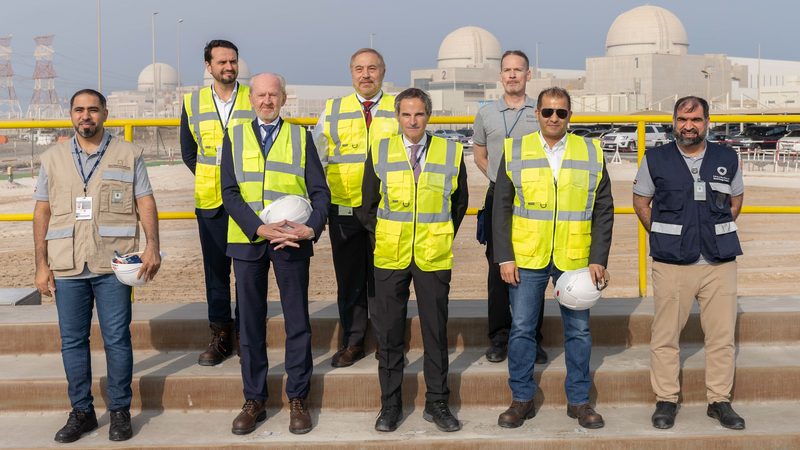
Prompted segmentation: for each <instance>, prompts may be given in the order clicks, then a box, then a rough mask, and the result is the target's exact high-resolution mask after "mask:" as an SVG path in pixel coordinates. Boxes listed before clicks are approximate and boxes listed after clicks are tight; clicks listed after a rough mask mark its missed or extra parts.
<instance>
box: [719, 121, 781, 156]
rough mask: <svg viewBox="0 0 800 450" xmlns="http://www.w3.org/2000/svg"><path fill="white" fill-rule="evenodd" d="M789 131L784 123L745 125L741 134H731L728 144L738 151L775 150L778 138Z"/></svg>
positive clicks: (758, 151)
mask: <svg viewBox="0 0 800 450" xmlns="http://www.w3.org/2000/svg"><path fill="white" fill-rule="evenodd" d="M788 133H789V130H788V128H787V127H786V125H756V126H751V127H747V128H745V129H744V132H742V134H739V135H736V136H733V137H732V138H731V139H730V141H729V143H728V145H730V146H731V147H733V148H734V149H736V150H737V151H739V152H753V153H760V152H761V151H763V150H775V147H776V146H777V144H778V139H780V138H782V137H784V136H786V135H787V134H788Z"/></svg>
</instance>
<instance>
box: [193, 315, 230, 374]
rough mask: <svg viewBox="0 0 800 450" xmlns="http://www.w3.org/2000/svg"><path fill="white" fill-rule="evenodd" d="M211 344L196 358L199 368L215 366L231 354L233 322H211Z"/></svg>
mask: <svg viewBox="0 0 800 450" xmlns="http://www.w3.org/2000/svg"><path fill="white" fill-rule="evenodd" d="M210 327H211V342H209V343H208V348H207V349H206V351H204V352H203V353H201V354H200V356H199V357H198V358H197V364H200V365H201V366H216V365H217V364H219V363H221V362H222V361H225V359H226V358H227V357H229V356H231V354H232V353H233V341H234V336H233V322H230V323H218V322H211V324H210Z"/></svg>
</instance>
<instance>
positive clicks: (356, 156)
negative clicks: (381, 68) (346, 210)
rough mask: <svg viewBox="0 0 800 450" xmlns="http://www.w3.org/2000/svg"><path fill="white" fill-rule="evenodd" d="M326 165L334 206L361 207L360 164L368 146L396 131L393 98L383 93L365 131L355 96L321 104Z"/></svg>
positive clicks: (398, 130) (362, 166)
mask: <svg viewBox="0 0 800 450" xmlns="http://www.w3.org/2000/svg"><path fill="white" fill-rule="evenodd" d="M323 131H324V133H325V136H326V137H327V138H328V165H327V167H325V174H326V176H327V179H328V186H329V187H330V189H331V203H332V204H334V205H342V206H350V207H357V206H361V183H362V181H363V180H364V161H366V160H367V151H369V147H370V145H369V144H371V143H374V142H377V141H378V140H380V139H384V138H388V137H391V136H392V135H395V134H397V133H399V132H400V127H399V125H398V123H397V118H396V116H395V113H394V96H393V95H387V94H383V96H382V97H381V100H380V102H378V107H377V109H376V110H375V111H374V113H373V115H372V122H371V123H370V126H369V131H368V130H367V123H366V122H365V120H364V111H363V108H362V107H361V103H359V101H358V97H356V94H355V93H354V94H351V95H348V96H347V97H341V98H335V99H329V100H328V101H327V103H325V130H323Z"/></svg>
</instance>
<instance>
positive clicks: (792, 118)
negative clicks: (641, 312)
mask: <svg viewBox="0 0 800 450" xmlns="http://www.w3.org/2000/svg"><path fill="white" fill-rule="evenodd" d="M474 119H475V117H474V116H437V117H431V119H430V121H429V122H428V123H429V124H431V125H447V124H453V125H469V124H472V123H473V121H474ZM710 120H711V122H713V123H800V114H792V115H777V114H772V115H755V114H749V115H714V114H712V115H711V117H710ZM286 121H287V122H290V123H295V124H298V125H306V126H310V125H315V124H316V123H317V119H316V118H313V117H298V118H287V119H286ZM671 122H672V116H669V115H591V114H587V115H573V116H572V118H571V119H570V123H609V124H630V123H635V124H636V127H637V147H636V148H637V165H638V164H639V163H641V161H642V157H643V156H644V152H645V150H646V148H645V129H646V128H645V126H646V125H647V124H648V123H671ZM177 126H180V119H177V118H173V119H109V120H107V121H106V123H105V127H107V128H123V129H124V134H125V140H126V141H129V142H133V129H134V128H135V127H177ZM24 128H50V129H53V128H72V123H71V122H70V121H68V120H21V121H0V129H24ZM477 212H478V210H477V208H469V209H468V210H467V214H468V215H475V214H477ZM741 213H742V214H800V206H744V207H742V211H741ZM614 214H635V212H634V210H633V207H615V208H614ZM158 218H159V220H186V219H194V218H195V215H194V212H191V211H188V212H181V211H178V212H160V213H158ZM32 220H33V214H0V222H21V221H28V222H30V221H32ZM637 224H638V234H637V247H638V248H637V250H638V258H637V259H638V275H639V276H638V278H639V297H644V296H646V295H647V231H645V229H644V227H643V226H642V224H641V223H638V222H637Z"/></svg>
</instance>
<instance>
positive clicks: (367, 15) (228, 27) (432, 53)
mask: <svg viewBox="0 0 800 450" xmlns="http://www.w3.org/2000/svg"><path fill="white" fill-rule="evenodd" d="M643 4H645V3H644V2H641V1H632V0H615V1H610V0H606V1H603V0H560V1H558V0H556V1H546V2H545V1H536V0H527V1H526V0H500V1H486V0H480V1H476V0H460V1H455V0H425V1H420V0H404V1H403V0H401V1H375V2H372V3H370V2H367V1H363V0H362V1H354V0H329V1H325V0H290V1H286V0H283V1H267V0H238V1H231V0H228V1H223V0H215V1H214V0H191V1H189V0H101V19H102V22H101V31H102V65H103V91H105V92H106V93H108V92H110V91H112V90H122V89H135V88H136V80H137V77H138V74H139V72H140V71H141V70H142V69H143V68H144V67H145V66H146V65H148V64H150V62H151V58H152V56H151V52H152V39H151V18H152V13H153V12H158V15H157V16H156V22H155V23H156V45H157V48H156V59H157V60H158V61H159V62H165V63H167V64H170V65H172V66H173V67H176V66H177V47H178V42H177V41H178V40H177V32H178V19H183V23H182V24H181V25H180V34H181V39H180V49H181V72H182V81H183V84H200V82H201V80H202V75H203V70H204V68H203V56H202V49H203V45H204V44H205V42H206V41H208V40H210V39H214V38H223V39H229V40H231V41H233V42H234V43H236V44H237V45H238V46H239V54H240V57H241V58H243V59H245V60H246V61H247V63H248V65H249V67H250V70H251V72H253V73H255V72H259V71H265V70H269V71H273V72H278V73H281V74H283V75H284V76H285V77H286V78H287V81H288V82H289V83H290V84H339V85H346V84H349V74H348V70H347V63H348V58H349V56H350V54H351V53H352V52H353V51H354V50H355V49H357V48H360V47H365V46H368V45H369V42H370V34H371V33H374V37H373V42H374V46H375V48H377V49H378V50H380V51H381V52H382V53H383V54H384V56H385V58H386V62H387V66H388V71H387V76H386V80H388V81H392V82H394V83H396V84H398V85H408V83H409V72H410V70H412V69H421V68H430V67H435V65H436V56H437V53H438V50H439V44H440V43H441V41H442V39H443V38H444V37H445V36H446V35H447V34H448V33H450V32H451V31H453V30H455V29H456V28H459V27H462V26H466V25H474V26H479V27H482V28H485V29H486V30H488V31H489V32H491V33H492V34H494V35H495V36H496V37H497V38H498V40H499V41H500V44H501V45H502V47H503V48H504V49H510V48H520V49H522V50H524V51H526V52H527V53H528V54H529V56H530V57H531V58H533V54H534V52H535V43H536V42H540V43H541V44H540V65H541V66H542V67H549V68H563V69H583V68H584V65H585V58H587V57H591V56H602V55H603V54H604V45H605V38H606V33H607V32H608V28H609V27H610V26H611V23H612V22H613V21H614V18H615V17H616V16H617V15H619V14H620V13H622V12H624V11H627V10H629V9H631V8H634V7H636V6H640V5H643ZM649 4H652V5H658V6H661V7H664V8H666V9H668V10H670V11H672V12H673V13H674V14H675V15H677V16H678V18H680V20H681V21H682V22H683V24H684V27H685V28H686V31H687V34H688V36H689V44H690V45H689V52H690V53H693V54H702V53H725V54H727V55H730V56H743V57H756V55H757V48H758V44H759V43H760V44H761V56H762V57H763V58H769V59H787V60H800V45H799V44H798V43H797V39H796V37H795V34H796V33H795V31H796V30H797V29H798V18H800V3H795V2H794V1H788V0H785V1H773V0H764V1H760V2H741V1H738V0H727V1H725V0H673V1H652V2H649ZM223 5H225V6H223ZM96 8H97V0H3V1H2V2H1V3H0V13H2V17H3V21H2V25H0V36H4V35H8V34H11V35H13V41H12V48H13V50H14V57H13V60H12V64H13V67H14V71H15V73H16V75H17V76H16V77H15V79H14V82H15V84H16V86H17V93H18V95H19V97H20V102H21V103H22V107H23V111H24V109H25V108H26V107H27V104H28V102H29V100H30V96H31V92H32V88H33V81H32V74H33V67H34V58H33V50H34V47H35V45H34V42H33V37H34V36H36V35H43V34H55V42H54V47H55V52H56V53H55V57H54V65H55V69H56V72H57V73H58V76H59V78H58V79H57V81H56V90H57V91H58V93H59V96H61V97H66V96H69V95H70V94H71V93H72V92H74V91H75V90H77V89H80V88H84V87H93V88H95V87H97V9H96ZM532 62H533V61H532Z"/></svg>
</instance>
